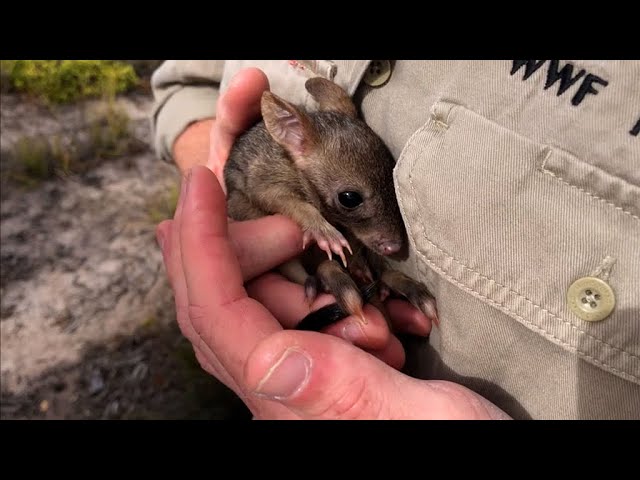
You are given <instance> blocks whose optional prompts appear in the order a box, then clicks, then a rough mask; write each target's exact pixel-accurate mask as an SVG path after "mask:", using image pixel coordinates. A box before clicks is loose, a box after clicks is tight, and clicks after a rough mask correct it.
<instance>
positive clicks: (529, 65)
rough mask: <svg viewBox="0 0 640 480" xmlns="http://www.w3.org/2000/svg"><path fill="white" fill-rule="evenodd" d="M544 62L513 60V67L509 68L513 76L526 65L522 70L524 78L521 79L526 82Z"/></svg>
mask: <svg viewBox="0 0 640 480" xmlns="http://www.w3.org/2000/svg"><path fill="white" fill-rule="evenodd" d="M544 62H546V60H514V61H513V66H512V67H511V75H513V74H515V73H516V72H517V71H518V70H520V69H521V68H522V67H523V66H525V65H526V67H525V69H524V76H523V77H522V79H523V80H526V79H527V78H529V77H530V76H531V75H533V74H534V73H535V71H536V70H538V69H539V68H540V67H541V66H542V64H543V63H544Z"/></svg>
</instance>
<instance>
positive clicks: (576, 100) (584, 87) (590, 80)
mask: <svg viewBox="0 0 640 480" xmlns="http://www.w3.org/2000/svg"><path fill="white" fill-rule="evenodd" d="M594 83H599V84H600V85H603V86H605V87H606V86H607V85H609V82H607V81H606V80H604V79H602V78H600V77H598V76H597V75H593V74H591V73H590V74H588V75H587V76H586V77H585V79H584V80H583V81H582V84H581V85H580V88H579V89H578V92H577V93H576V94H575V95H574V96H573V98H572V99H571V104H572V105H575V106H578V105H580V103H582V100H584V97H585V96H586V95H587V94H588V93H591V94H593V95H597V94H598V91H597V90H596V89H595V88H593V84H594Z"/></svg>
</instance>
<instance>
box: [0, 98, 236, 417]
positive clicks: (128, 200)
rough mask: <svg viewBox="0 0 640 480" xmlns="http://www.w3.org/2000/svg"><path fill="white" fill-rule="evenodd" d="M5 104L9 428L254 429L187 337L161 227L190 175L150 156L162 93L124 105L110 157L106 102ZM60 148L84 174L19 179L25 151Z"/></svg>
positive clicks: (3, 285) (3, 313) (1, 293)
mask: <svg viewBox="0 0 640 480" xmlns="http://www.w3.org/2000/svg"><path fill="white" fill-rule="evenodd" d="M0 100H1V101H0V104H1V106H0V119H1V122H2V130H1V137H0V140H1V145H2V150H1V162H0V164H1V168H0V173H1V174H2V205H1V208H0V235H1V236H0V244H1V269H2V270H1V276H0V301H1V303H0V305H1V308H0V335H1V349H0V360H1V362H0V363H1V370H0V375H1V381H2V386H1V405H0V416H1V418H2V419H13V418H21V419H24V418H46V419H81V418H82V419H84V418H89V419H192V418H202V419H228V418H229V419H230V418H233V419H236V418H237V419H244V418H248V415H247V412H246V410H245V409H244V407H243V406H242V404H240V403H239V402H238V401H237V399H236V398H235V397H234V396H233V395H232V394H231V393H230V392H229V391H228V390H227V389H226V388H224V387H223V386H222V385H220V384H219V383H217V382H216V381H215V380H214V379H212V378H211V377H210V376H209V375H207V374H206V373H204V372H203V371H202V370H201V369H200V368H199V366H198V364H197V362H196V361H195V359H194V356H193V352H192V350H191V348H190V345H189V344H188V343H187V342H186V341H185V340H184V339H183V338H182V336H181V335H180V332H179V330H178V329H177V326H176V322H175V317H174V306H173V299H172V296H171V291H170V289H169V287H168V283H167V281H166V277H165V272H164V267H163V264H162V257H161V254H160V251H159V249H158V248H157V245H156V242H155V235H154V228H155V225H156V224H157V223H158V222H159V221H160V220H162V219H163V218H168V217H169V216H170V215H171V213H172V206H173V205H174V203H175V198H176V193H177V185H178V177H177V172H176V170H175V169H174V168H173V167H172V166H170V165H167V164H163V163H161V162H160V161H159V160H157V159H156V158H155V156H154V154H153V152H152V151H151V150H150V148H149V140H150V129H149V122H148V111H149V107H150V104H151V97H150V95H149V94H148V93H144V92H143V93H141V92H139V91H138V92H135V93H132V94H130V95H127V96H126V97H122V98H120V99H119V100H118V103H117V106H118V108H120V109H121V110H122V111H124V112H126V116H127V118H128V119H129V121H128V123H127V127H126V128H127V135H124V136H123V135H120V136H119V137H118V142H122V141H124V142H125V143H126V145H125V148H121V149H116V150H114V149H111V150H110V152H111V153H110V156H107V157H106V158H105V156H104V155H102V156H100V158H98V153H96V151H95V150H96V149H95V148H92V142H94V143H95V141H96V140H95V139H96V136H95V135H94V134H93V133H92V132H93V130H92V128H93V127H94V126H95V122H94V123H91V122H92V120H91V119H92V118H95V115H96V114H95V112H96V111H98V110H100V108H102V107H103V105H101V104H100V102H98V101H88V102H81V103H77V104H74V105H67V106H64V107H55V108H52V107H44V106H41V105H40V106H39V105H37V104H33V103H30V102H28V101H25V100H24V99H23V98H21V97H18V96H16V95H13V94H12V95H9V94H5V93H3V94H2V98H1V99H0ZM54 137H55V138H56V139H58V142H59V144H61V145H67V146H68V147H69V146H71V147H73V148H71V147H69V149H70V150H73V154H74V155H75V157H74V158H76V164H77V165H79V164H82V166H83V168H76V169H75V171H70V172H69V171H66V172H64V174H60V173H59V172H58V173H57V174H54V175H51V176H50V177H46V178H36V179H35V180H34V179H26V180H28V181H26V180H25V179H24V178H22V177H19V176H16V175H14V173H15V171H16V168H15V166H16V164H17V162H23V163H24V162H25V160H24V158H19V157H18V156H17V154H16V153H15V152H16V151H17V149H16V145H19V144H21V142H22V143H25V142H24V139H25V138H26V139H28V142H32V141H34V140H33V139H36V138H48V139H50V138H54ZM118 145H120V143H119V144H118ZM23 150H24V149H23ZM27 150H28V152H31V153H30V157H29V158H31V157H34V154H33V153H32V152H33V151H34V150H33V149H31V150H29V149H27ZM114 152H116V153H114ZM23 156H24V155H23ZM78 159H80V160H78ZM29 161H30V162H31V163H33V161H32V160H29ZM32 170H33V169H32ZM72 170H73V169H72Z"/></svg>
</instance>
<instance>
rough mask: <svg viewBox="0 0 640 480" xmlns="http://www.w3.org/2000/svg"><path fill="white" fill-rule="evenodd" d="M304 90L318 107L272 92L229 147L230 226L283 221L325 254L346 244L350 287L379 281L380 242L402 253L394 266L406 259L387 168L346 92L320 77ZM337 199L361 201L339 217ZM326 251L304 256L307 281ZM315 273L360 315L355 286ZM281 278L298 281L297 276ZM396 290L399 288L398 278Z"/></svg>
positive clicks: (382, 265) (384, 153)
mask: <svg viewBox="0 0 640 480" xmlns="http://www.w3.org/2000/svg"><path fill="white" fill-rule="evenodd" d="M306 87H307V90H308V91H309V93H310V94H311V95H312V96H313V98H314V99H315V100H316V101H317V102H318V105H319V108H318V110H316V111H305V110H303V109H302V108H300V107H298V106H295V105H292V104H290V103H289V102H287V101H285V100H283V99H281V98H279V97H278V96H276V95H274V94H273V93H270V92H265V93H264V94H263V97H262V104H261V107H262V115H263V119H262V120H261V121H260V122H258V123H257V124H256V125H254V126H253V127H252V128H251V129H249V130H248V131H247V132H245V134H243V135H242V136H240V137H239V138H238V139H237V141H236V143H235V145H234V147H233V149H232V151H231V153H230V155H229V159H228V161H227V164H226V166H225V171H224V175H225V177H224V180H225V184H226V187H227V195H228V197H227V198H228V214H229V216H230V217H231V218H233V219H235V220H247V219H252V218H257V217H260V216H264V215H269V214H276V213H279V214H282V215H285V216H287V217H289V218H291V219H292V220H294V221H295V222H296V223H297V224H298V225H300V227H301V228H302V230H303V231H304V232H307V233H308V234H309V235H310V237H311V238H312V239H315V240H316V241H317V243H318V244H320V243H321V242H322V241H323V240H326V242H327V244H329V245H333V248H331V250H333V253H336V254H338V252H339V254H342V253H344V252H347V250H346V249H345V250H344V252H343V247H344V246H345V245H347V244H348V245H349V247H350V249H351V250H352V251H353V256H352V257H351V259H350V260H348V261H347V266H348V267H349V270H350V274H351V275H352V276H353V277H354V278H355V279H359V278H360V281H359V282H358V283H359V284H362V282H363V281H365V280H367V279H368V278H370V277H371V276H373V277H375V278H374V279H380V278H381V276H382V274H383V273H384V271H386V270H387V269H388V268H387V266H386V262H385V261H384V258H383V256H382V255H383V254H384V252H383V251H382V250H381V247H380V245H381V243H383V242H394V243H397V244H398V245H400V246H401V249H400V251H399V252H397V253H396V254H395V255H393V258H396V259H403V258H406V255H407V237H406V232H405V227H404V224H403V222H402V217H401V215H400V210H399V208H398V204H397V201H396V198H395V191H394V185H393V168H394V165H395V161H394V159H393V157H392V155H391V153H390V152H389V150H388V149H387V147H386V146H385V145H384V143H383V142H382V140H381V139H380V138H379V137H378V136H377V135H376V134H375V133H374V132H373V130H371V128H370V127H369V126H368V125H366V123H365V122H364V121H362V120H361V119H359V118H358V117H357V114H356V109H355V106H354V105H353V103H352V102H351V99H350V98H349V96H348V95H347V94H346V92H344V90H342V89H341V88H340V87H339V86H337V85H336V84H334V83H333V82H330V81H328V80H324V79H322V78H313V79H310V80H308V81H307V84H306ZM345 191H353V192H358V193H359V194H360V196H361V197H362V199H363V203H362V204H361V205H360V206H359V207H358V208H355V209H353V210H349V209H345V208H344V207H343V206H342V205H341V204H340V203H339V201H338V194H339V193H340V192H345ZM325 251H326V252H327V253H323V252H319V251H318V250H317V249H308V251H307V252H306V255H305V257H304V259H303V260H304V265H305V267H306V268H307V271H308V272H310V274H315V273H316V269H317V268H318V266H319V265H321V264H322V263H323V262H325V261H326V259H327V254H329V255H331V254H332V252H331V251H329V250H328V249H327V248H325ZM294 271H295V272H299V271H300V270H299V269H297V268H291V265H288V266H287V267H286V268H285V269H284V271H283V273H285V274H287V272H294ZM319 273H320V275H319V279H320V280H321V283H322V284H323V285H325V286H329V288H330V290H331V291H332V293H334V295H336V296H337V297H338V301H339V303H342V304H343V305H349V306H352V308H351V309H352V310H353V309H357V310H359V309H360V308H361V306H359V305H357V302H354V301H353V295H354V294H359V293H358V291H357V289H356V286H355V284H354V282H348V281H346V280H345V279H344V276H343V274H340V273H338V270H336V269H335V268H329V267H328V266H326V265H324V266H323V267H322V270H321V271H320V272H319ZM343 273H344V272H343ZM332 275H333V276H334V277H335V278H334V280H331V278H330V277H331V276H332ZM289 276H290V278H291V279H292V280H295V281H297V282H298V283H300V282H301V279H300V275H298V274H296V275H295V277H296V278H292V277H293V275H289ZM388 278H396V277H393V276H389V277H388ZM402 286H403V287H405V288H406V285H405V283H404V280H403V282H402ZM331 287H335V288H331ZM390 287H391V286H390ZM347 300H348V301H347ZM419 303H424V301H423V299H420V301H419ZM416 306H418V307H419V308H420V306H421V305H416ZM350 313H359V312H356V311H353V312H351V311H350Z"/></svg>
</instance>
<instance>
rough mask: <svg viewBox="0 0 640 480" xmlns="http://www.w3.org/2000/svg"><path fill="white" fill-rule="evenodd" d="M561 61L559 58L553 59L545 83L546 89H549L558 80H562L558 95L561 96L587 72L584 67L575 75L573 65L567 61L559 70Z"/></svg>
mask: <svg viewBox="0 0 640 480" xmlns="http://www.w3.org/2000/svg"><path fill="white" fill-rule="evenodd" d="M558 65H560V62H559V61H558V60H551V62H550V64H549V69H548V70H547V82H546V83H545V84H544V89H545V90H547V89H548V88H549V87H551V86H552V85H553V84H555V83H556V82H557V81H558V80H560V88H558V93H557V96H558V97H559V96H560V95H562V94H563V93H564V92H566V91H567V90H568V89H569V87H571V86H572V85H573V84H574V83H576V82H577V81H578V80H580V78H582V76H583V75H584V74H585V73H586V72H585V70H584V69H582V70H580V71H579V72H578V74H577V75H576V76H575V77H572V74H573V65H571V64H570V63H567V64H566V65H565V66H564V67H562V69H560V70H558Z"/></svg>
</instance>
